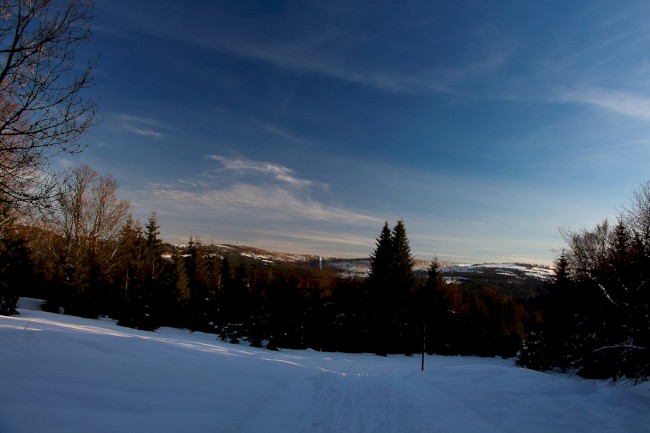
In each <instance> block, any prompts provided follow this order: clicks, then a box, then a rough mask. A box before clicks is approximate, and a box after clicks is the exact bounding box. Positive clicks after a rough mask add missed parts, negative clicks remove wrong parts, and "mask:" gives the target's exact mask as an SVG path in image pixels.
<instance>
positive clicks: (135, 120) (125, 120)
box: [115, 113, 165, 138]
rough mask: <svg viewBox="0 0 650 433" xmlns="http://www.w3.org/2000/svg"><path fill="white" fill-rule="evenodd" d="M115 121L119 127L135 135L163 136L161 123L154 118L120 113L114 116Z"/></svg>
mask: <svg viewBox="0 0 650 433" xmlns="http://www.w3.org/2000/svg"><path fill="white" fill-rule="evenodd" d="M115 121H116V125H117V126H118V127H119V128H121V129H124V130H126V131H129V132H132V133H134V134H137V135H142V136H145V137H152V138H162V137H164V136H165V134H164V133H163V132H161V131H162V130H164V127H163V125H162V124H161V123H160V122H159V121H157V120H155V119H150V118H146V117H141V116H133V115H130V114H124V113H121V114H118V115H116V116H115Z"/></svg>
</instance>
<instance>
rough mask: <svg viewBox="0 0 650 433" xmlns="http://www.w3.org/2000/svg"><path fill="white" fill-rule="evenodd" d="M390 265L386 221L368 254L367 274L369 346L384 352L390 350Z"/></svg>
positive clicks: (390, 240) (391, 254)
mask: <svg viewBox="0 0 650 433" xmlns="http://www.w3.org/2000/svg"><path fill="white" fill-rule="evenodd" d="M392 266H393V236H392V234H391V231H390V228H389V227H388V222H384V226H383V227H382V230H381V232H380V234H379V237H378V238H377V242H376V244H375V251H374V252H373V253H372V255H371V256H370V273H369V275H368V299H369V311H368V316H369V321H368V334H369V337H370V341H369V344H370V347H371V350H373V351H375V352H376V353H377V354H378V355H384V356H385V355H386V354H387V353H388V352H389V350H390V344H389V340H390V339H391V334H392V329H393V326H392V323H393V318H392V316H393V314H392V313H393V305H392V302H391V296H390V295H391V291H392V287H391V271H392Z"/></svg>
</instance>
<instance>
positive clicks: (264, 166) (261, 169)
mask: <svg viewBox="0 0 650 433" xmlns="http://www.w3.org/2000/svg"><path fill="white" fill-rule="evenodd" d="M206 159H208V160H211V161H218V162H219V163H220V164H221V167H220V168H218V169H216V171H219V172H223V171H229V172H230V173H231V174H234V173H238V174H243V175H245V174H251V173H253V174H257V175H260V176H264V177H266V178H272V179H275V180H277V181H280V182H282V183H285V184H288V185H291V186H294V187H299V188H305V187H310V186H312V185H313V182H312V181H310V180H306V179H300V178H299V177H298V176H297V175H296V172H295V171H294V170H292V169H290V168H287V167H284V166H282V165H280V164H275V163H272V162H264V161H253V160H250V159H244V158H227V157H225V156H221V155H208V156H206ZM214 171H215V170H211V172H214Z"/></svg>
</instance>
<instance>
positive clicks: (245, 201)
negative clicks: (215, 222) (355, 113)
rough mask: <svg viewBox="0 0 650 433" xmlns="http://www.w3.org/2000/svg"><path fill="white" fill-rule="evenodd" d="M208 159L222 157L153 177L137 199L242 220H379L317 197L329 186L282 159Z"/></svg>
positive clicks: (377, 221) (223, 157)
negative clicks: (180, 173) (204, 166)
mask: <svg viewBox="0 0 650 433" xmlns="http://www.w3.org/2000/svg"><path fill="white" fill-rule="evenodd" d="M205 159H206V160H207V161H216V162H218V163H219V167H217V168H216V169H210V170H208V171H205V172H203V173H201V174H199V175H198V176H197V177H196V178H190V179H181V180H178V181H175V182H172V183H151V184H149V185H148V188H147V189H146V190H145V191H142V194H141V198H140V199H138V201H146V202H148V205H149V206H153V207H156V203H155V202H156V201H158V202H164V203H165V204H166V205H174V206H175V208H177V209H185V210H187V209H192V211H193V212H201V211H205V212H208V213H209V214H211V215H222V216H224V217H228V218H232V217H235V219H236V220H238V221H240V222H241V223H242V225H246V224H250V223H251V222H252V221H259V219H260V218H263V219H272V220H275V221H286V222H297V221H302V222H308V221H312V222H314V221H320V222H345V223H346V224H361V223H368V222H372V223H373V224H378V223H379V222H381V221H380V220H379V219H377V218H375V217H373V216H369V215H365V214H363V213H358V212H355V211H353V210H348V209H345V208H343V207H340V206H336V205H330V204H327V203H325V202H324V201H318V200H315V199H313V198H312V194H313V193H314V189H315V188H317V192H318V193H319V194H323V192H324V191H327V188H326V187H323V186H322V185H320V184H319V183H318V182H313V181H311V180H308V179H302V178H300V177H299V176H298V175H297V173H296V172H295V171H294V170H292V169H290V168H288V167H285V166H283V165H280V164H277V163H272V162H265V161H255V160H251V159H246V158H228V157H225V156H221V155H209V156H207V157H206V158H205ZM325 196H326V194H325ZM325 196H323V198H325ZM261 216H262V217H261Z"/></svg>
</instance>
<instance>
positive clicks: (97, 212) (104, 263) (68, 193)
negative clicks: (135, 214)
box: [50, 165, 130, 272]
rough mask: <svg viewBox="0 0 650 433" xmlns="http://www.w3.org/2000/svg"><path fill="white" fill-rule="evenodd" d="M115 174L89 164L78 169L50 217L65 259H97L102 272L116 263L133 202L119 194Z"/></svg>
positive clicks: (69, 262) (62, 189)
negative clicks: (104, 172) (100, 170)
mask: <svg viewBox="0 0 650 433" xmlns="http://www.w3.org/2000/svg"><path fill="white" fill-rule="evenodd" d="M117 189H118V184H117V181H116V180H115V178H114V177H112V176H109V175H104V176H100V175H99V174H98V173H97V172H96V171H95V170H93V169H92V168H90V167H89V166H88V165H82V166H80V167H78V168H76V169H74V170H73V171H72V173H71V176H70V177H69V178H67V179H66V181H65V182H64V183H63V185H61V187H60V189H59V192H58V194H57V201H58V209H57V210H56V211H55V212H54V213H53V215H52V216H51V219H50V225H51V228H52V231H53V232H55V233H57V234H59V235H60V236H61V239H62V241H63V245H62V246H61V248H60V250H59V254H60V255H61V256H62V257H60V258H59V260H60V261H61V262H64V263H67V266H75V265H76V264H77V263H79V262H80V261H82V260H88V259H89V258H93V259H94V260H95V262H96V264H97V265H98V266H99V267H100V269H101V271H102V272H109V271H110V270H111V268H112V266H113V265H114V264H115V262H116V254H117V250H118V245H117V244H118V242H117V240H118V238H119V234H120V230H121V229H122V226H123V225H124V223H125V221H126V219H127V216H128V214H129V210H130V204H129V203H128V202H127V201H126V200H122V199H120V198H118V196H117Z"/></svg>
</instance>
